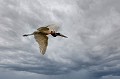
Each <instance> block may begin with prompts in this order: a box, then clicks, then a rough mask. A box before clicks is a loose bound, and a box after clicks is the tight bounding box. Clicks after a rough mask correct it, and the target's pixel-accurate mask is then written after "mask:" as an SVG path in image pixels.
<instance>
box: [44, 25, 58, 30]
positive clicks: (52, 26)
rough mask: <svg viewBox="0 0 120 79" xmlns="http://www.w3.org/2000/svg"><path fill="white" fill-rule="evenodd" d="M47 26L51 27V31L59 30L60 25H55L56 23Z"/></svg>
mask: <svg viewBox="0 0 120 79" xmlns="http://www.w3.org/2000/svg"><path fill="white" fill-rule="evenodd" d="M46 27H47V28H49V31H55V32H57V31H58V30H59V26H57V25H55V24H51V25H48V26H46Z"/></svg>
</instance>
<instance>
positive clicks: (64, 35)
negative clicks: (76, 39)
mask: <svg viewBox="0 0 120 79" xmlns="http://www.w3.org/2000/svg"><path fill="white" fill-rule="evenodd" d="M60 36H61V37H65V38H68V37H67V36H65V35H62V34H60Z"/></svg>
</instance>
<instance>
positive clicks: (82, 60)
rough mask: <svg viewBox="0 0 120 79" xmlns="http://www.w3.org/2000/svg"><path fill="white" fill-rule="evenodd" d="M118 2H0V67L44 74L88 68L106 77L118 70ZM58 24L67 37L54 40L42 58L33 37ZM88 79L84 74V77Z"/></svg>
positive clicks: (91, 73) (51, 40)
mask: <svg viewBox="0 0 120 79" xmlns="http://www.w3.org/2000/svg"><path fill="white" fill-rule="evenodd" d="M118 3H120V2H119V1H118V0H114V1H113V0H109V1H108V0H106V1H102V0H97V1H96V0H79V1H78V0H51V1H49V0H36V1H33V0H4V1H3V0H0V27H1V28H0V67H1V68H8V69H10V70H15V71H25V72H30V73H37V74H45V75H62V74H67V73H73V72H77V71H82V70H86V71H87V72H88V73H87V74H86V75H92V76H93V77H97V78H103V79H105V78H106V79H107V78H109V77H103V76H107V75H113V76H114V75H115V76H119V75H120V74H119V71H120V63H119V61H120V58H119V56H120V54H119V52H120V48H119V47H120V23H119V22H120V13H119V11H120V10H119V7H118V6H119V5H118ZM53 23H56V24H58V25H59V26H60V28H61V29H60V30H59V31H60V32H61V33H63V34H66V35H67V36H68V39H63V38H52V37H51V36H49V45H48V49H47V52H46V54H45V56H42V55H41V54H40V53H39V47H38V44H37V43H36V41H35V40H34V37H28V38H23V37H22V35H23V34H24V33H31V32H33V31H35V30H36V29H37V28H38V27H40V26H44V25H47V24H53ZM86 79H87V78H86Z"/></svg>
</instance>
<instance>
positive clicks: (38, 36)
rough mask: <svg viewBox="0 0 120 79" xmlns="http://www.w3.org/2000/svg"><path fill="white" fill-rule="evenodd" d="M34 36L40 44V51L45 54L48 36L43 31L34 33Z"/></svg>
mask: <svg viewBox="0 0 120 79" xmlns="http://www.w3.org/2000/svg"><path fill="white" fill-rule="evenodd" d="M34 37H35V39H36V41H37V42H38V44H39V48H40V52H41V53H42V54H43V55H44V54H45V52H46V49H47V45H48V37H47V36H46V35H43V34H41V33H39V34H34Z"/></svg>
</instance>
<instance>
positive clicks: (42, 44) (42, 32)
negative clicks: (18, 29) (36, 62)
mask: <svg viewBox="0 0 120 79" xmlns="http://www.w3.org/2000/svg"><path fill="white" fill-rule="evenodd" d="M57 30H58V27H57V26H56V25H54V24H51V25H48V26H45V27H40V28H38V29H37V31H35V32H33V33H31V34H25V35H23V36H24V37H26V36H30V35H34V38H35V40H36V41H37V42H38V44H39V48H40V52H41V53H42V54H43V55H44V54H45V52H46V49H47V46H48V36H47V35H52V36H53V37H57V36H61V37H65V38H68V37H67V36H65V35H63V34H61V33H57V32H56V31H57Z"/></svg>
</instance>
